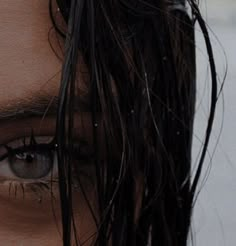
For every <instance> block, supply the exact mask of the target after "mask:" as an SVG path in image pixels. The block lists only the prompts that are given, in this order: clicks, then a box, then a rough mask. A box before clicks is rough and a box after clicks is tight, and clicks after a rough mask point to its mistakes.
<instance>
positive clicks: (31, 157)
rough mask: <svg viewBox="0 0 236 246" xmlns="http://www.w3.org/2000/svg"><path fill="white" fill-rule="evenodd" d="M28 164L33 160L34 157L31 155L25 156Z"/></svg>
mask: <svg viewBox="0 0 236 246" xmlns="http://www.w3.org/2000/svg"><path fill="white" fill-rule="evenodd" d="M25 160H26V161H27V162H28V163H31V162H32V161H33V160H34V157H33V156H32V155H29V154H28V155H27V156H26V159H25Z"/></svg>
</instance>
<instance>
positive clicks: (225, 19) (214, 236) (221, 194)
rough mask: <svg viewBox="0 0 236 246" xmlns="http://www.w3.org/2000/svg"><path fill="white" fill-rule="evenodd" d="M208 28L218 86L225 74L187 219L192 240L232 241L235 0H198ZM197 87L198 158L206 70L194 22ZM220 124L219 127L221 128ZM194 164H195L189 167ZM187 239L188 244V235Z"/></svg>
mask: <svg viewBox="0 0 236 246" xmlns="http://www.w3.org/2000/svg"><path fill="white" fill-rule="evenodd" d="M200 6H201V10H202V13H203V16H204V17H205V19H206V21H207V23H208V25H209V28H210V33H211V38H212V44H213V49H214V52H215V59H216V64H217V70H218V80H219V83H218V85H219V86H221V84H222V82H223V79H224V75H225V72H226V70H227V69H228V71H227V77H226V81H225V86H224V90H223V93H222V94H221V96H220V98H219V101H218V107H217V112H216V120H215V123H214V129H213V134H212V138H211V143H210V146H209V151H208V155H207V157H206V160H205V166H204V170H203V176H202V180H201V183H200V185H199V191H200V193H199V196H198V200H197V203H196V206H195V211H194V219H193V225H192V232H193V238H192V240H193V243H194V244H195V245H197V246H205V245H206V246H225V245H226V246H235V245H236V141H235V139H236V123H235V121H234V120H236V102H235V101H236V45H235V44H236V0H224V1H223V0H204V1H203V0H201V1H200ZM196 29H197V30H196V40H197V61H198V64H197V66H198V88H197V98H198V99H197V105H196V109H197V110H196V113H197V116H196V121H195V133H194V142H193V161H194V162H193V163H197V160H198V159H197V158H198V153H199V151H200V149H201V145H202V142H201V141H202V140H203V139H204V131H205V128H206V120H207V115H208V112H209V96H210V89H211V85H210V74H209V66H208V63H207V54H206V49H205V46H204V42H203V38H202V35H201V33H200V31H199V27H197V28H196ZM222 127H223V128H222ZM193 170H194V167H193ZM189 245H192V243H191V241H190V242H189Z"/></svg>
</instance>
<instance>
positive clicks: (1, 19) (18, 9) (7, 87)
mask: <svg viewBox="0 0 236 246" xmlns="http://www.w3.org/2000/svg"><path fill="white" fill-rule="evenodd" d="M0 3H1V8H0V54H1V59H0V107H1V106H3V105H8V104H9V103H12V101H20V100H22V99H25V98H27V97H30V96H31V97H32V96H34V97H35V96H36V95H37V93H40V94H48V95H50V94H55V92H56V91H57V88H58V79H59V78H60V73H59V72H60V68H61V61H59V60H58V59H57V58H56V57H55V55H54V54H53V52H52V50H51V48H50V45H49V42H48V34H49V30H50V28H51V26H52V25H51V22H50V18H49V13H48V1H45V0H30V1H26V0H14V1H13V0H8V1H6V0H0Z"/></svg>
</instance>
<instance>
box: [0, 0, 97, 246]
mask: <svg viewBox="0 0 236 246" xmlns="http://www.w3.org/2000/svg"><path fill="white" fill-rule="evenodd" d="M0 4H1V8H0V54H1V59H0V144H1V147H0V152H1V151H3V150H2V148H3V147H2V144H9V142H11V141H14V140H16V139H19V138H23V137H30V134H31V132H32V130H33V132H34V135H35V137H36V138H37V136H53V135H54V132H55V121H56V119H55V115H54V114H55V110H53V107H54V106H55V105H56V100H57V98H56V95H57V94H58V88H59V81H60V70H61V65H62V62H61V60H60V59H58V58H57V57H56V55H55V54H54V53H53V51H52V48H51V47H50V44H49V41H48V34H49V31H50V28H51V27H52V23H51V20H50V17H49V11H48V1H47V0H31V1H26V0H0ZM55 11H56V10H55ZM50 41H51V43H52V44H55V46H56V45H57V40H56V38H55V35H53V31H52V35H51V39H50ZM57 48H58V47H57ZM57 50H58V53H59V54H61V53H60V50H59V49H57ZM80 89H81V91H84V88H80ZM76 120H78V121H79V122H80V123H79V124H78V125H79V127H80V128H83V127H84V126H86V129H88V128H89V126H88V125H87V124H86V113H85V112H83V113H81V114H79V116H77V118H76ZM86 129H85V131H82V132H83V134H84V136H82V138H83V139H87V140H88V141H89V138H90V135H89V134H88V132H89V131H86ZM0 165H8V164H7V161H4V162H3V161H1V162H0ZM0 170H1V168H0ZM55 175H56V174H55ZM36 181H37V180H36ZM86 182H89V181H88V180H87V181H85V183H86ZM22 186H24V191H23V189H22ZM85 186H86V189H88V194H90V195H91V197H90V199H91V201H92V199H93V197H94V196H95V195H94V186H93V184H91V183H88V184H86V185H85ZM56 187H57V185H55V186H54V187H53V189H52V191H53V194H52V192H51V189H50V188H49V189H48V187H47V188H44V189H42V190H41V189H40V188H35V189H34V188H32V186H31V185H28V184H26V183H25V180H22V179H21V180H19V179H17V178H14V177H13V178H12V177H9V179H8V177H5V176H4V174H3V173H0V221H1V223H0V242H1V245H21V246H27V245H32V246H37V245H40V246H41V245H44V246H46V245H50V246H53V245H62V239H61V223H60V208H59V195H58V191H57V188H56ZM75 192H77V193H78V195H77V196H76V197H77V199H78V201H76V202H75V203H76V204H79V206H77V207H78V211H79V212H78V211H77V210H76V209H75V211H74V214H75V223H76V224H78V227H79V228H81V231H79V232H78V234H79V235H80V240H81V242H84V241H87V243H85V244H83V245H88V244H91V241H92V240H93V237H92V235H93V234H94V232H95V229H94V223H93V222H92V221H93V220H92V218H91V214H90V213H89V211H88V208H87V206H86V203H85V201H84V199H83V196H82V194H80V193H81V192H80V190H79V189H75ZM81 225H82V226H81ZM89 238H90V239H89Z"/></svg>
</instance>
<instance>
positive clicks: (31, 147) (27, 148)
mask: <svg viewBox="0 0 236 246" xmlns="http://www.w3.org/2000/svg"><path fill="white" fill-rule="evenodd" d="M22 139H23V138H22ZM12 142H13V141H12ZM10 144H11V142H9V143H8V144H4V145H3V144H2V145H0V148H4V149H5V152H4V154H0V161H3V160H5V159H6V158H8V157H9V156H10V154H11V152H12V154H18V153H17V152H19V153H20V152H27V151H35V150H37V148H39V149H38V150H39V151H43V148H45V149H44V151H50V150H53V149H55V138H54V137H53V138H52V140H51V141H50V142H49V143H35V144H25V145H24V144H23V141H22V144H21V145H20V146H17V147H15V148H12V147H10V146H8V145H10Z"/></svg>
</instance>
